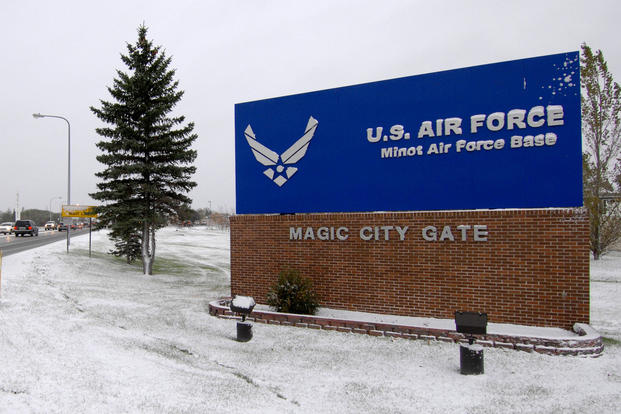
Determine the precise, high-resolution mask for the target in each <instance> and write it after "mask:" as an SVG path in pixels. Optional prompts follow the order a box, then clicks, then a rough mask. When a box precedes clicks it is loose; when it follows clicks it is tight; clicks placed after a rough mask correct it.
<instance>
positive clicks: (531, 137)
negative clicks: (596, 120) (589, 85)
mask: <svg viewBox="0 0 621 414" xmlns="http://www.w3.org/2000/svg"><path fill="white" fill-rule="evenodd" d="M581 153H582V143H581V125H580V61H579V55H578V52H571V53H563V54H557V55H550V56H543V57H537V58H531V59H523V60H516V61H510V62H502V63H495V64H490V65H483V66H475V67H470V68H464V69H456V70H450V71H445V72H437V73H430V74H425V75H419V76H411V77H406V78H399V79H392V80H385V81H380V82H373V83H368V84H363V85H355V86H348V87H343V88H336V89H329V90H324V91H317V92H310V93H304V94H299V95H292V96H285V97H280V98H273V99H266V100H261V101H255V102H247V103H241V104H237V105H235V158H236V170H235V172H236V194H237V203H236V204H237V213H238V214H263V213H315V212H362V211H411V210H454V209H488V208H489V209H492V208H545V207H576V206H581V205H582V155H581Z"/></svg>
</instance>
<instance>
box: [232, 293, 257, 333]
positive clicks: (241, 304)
mask: <svg viewBox="0 0 621 414" xmlns="http://www.w3.org/2000/svg"><path fill="white" fill-rule="evenodd" d="M255 305H256V303H255V301H254V299H253V298H252V297H250V296H239V295H237V296H235V298H233V300H232V301H231V304H230V305H229V306H230V308H231V312H235V313H237V314H238V315H241V318H242V320H241V322H237V340H238V341H239V342H248V341H249V340H251V339H252V324H251V323H250V322H246V316H248V315H250V313H251V312H252V310H253V309H254V307H255Z"/></svg>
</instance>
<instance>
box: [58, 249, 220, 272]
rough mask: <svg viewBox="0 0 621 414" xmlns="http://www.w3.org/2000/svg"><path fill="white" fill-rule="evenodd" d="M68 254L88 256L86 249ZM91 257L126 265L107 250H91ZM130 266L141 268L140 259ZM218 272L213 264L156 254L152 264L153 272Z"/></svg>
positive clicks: (74, 250)
mask: <svg viewBox="0 0 621 414" xmlns="http://www.w3.org/2000/svg"><path fill="white" fill-rule="evenodd" d="M69 254H70V255H75V256H82V257H88V249H71V250H70V252H69ZM91 257H92V258H93V259H98V260H103V261H105V262H108V263H114V264H115V265H117V264H118V265H122V266H128V264H127V259H126V258H125V257H118V256H114V255H112V254H109V253H108V252H101V251H92V253H91ZM129 267H130V268H132V269H136V270H140V271H141V270H142V261H141V260H140V258H137V259H136V260H134V262H133V263H132V264H130V265H129ZM197 270H198V271H197ZM201 271H202V272H207V273H210V272H219V271H220V269H218V268H217V267H214V266H209V265H205V264H196V263H194V264H192V263H188V262H186V261H183V260H180V259H175V258H170V257H162V256H156V257H155V263H154V264H153V274H168V275H177V276H181V275H183V276H188V275H190V276H191V275H194V276H200V275H202V272H201Z"/></svg>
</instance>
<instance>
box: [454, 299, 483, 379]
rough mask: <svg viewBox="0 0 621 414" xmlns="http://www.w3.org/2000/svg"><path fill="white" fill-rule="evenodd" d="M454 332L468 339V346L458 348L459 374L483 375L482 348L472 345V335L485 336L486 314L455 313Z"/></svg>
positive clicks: (463, 345)
mask: <svg viewBox="0 0 621 414" xmlns="http://www.w3.org/2000/svg"><path fill="white" fill-rule="evenodd" d="M455 330H456V331H457V332H459V333H462V334H464V335H466V336H467V338H468V344H467V345H466V344H461V345H460V347H459V364H460V372H461V373H462V374H463V375H479V374H483V373H484V372H485V369H484V365H483V347H482V346H481V345H479V344H475V343H474V335H485V334H487V313H482V312H460V311H457V312H455Z"/></svg>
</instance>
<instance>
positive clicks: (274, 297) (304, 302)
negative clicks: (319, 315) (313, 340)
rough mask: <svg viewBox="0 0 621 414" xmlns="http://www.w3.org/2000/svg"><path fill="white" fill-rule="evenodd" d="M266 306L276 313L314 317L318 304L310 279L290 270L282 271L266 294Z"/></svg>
mask: <svg viewBox="0 0 621 414" xmlns="http://www.w3.org/2000/svg"><path fill="white" fill-rule="evenodd" d="M267 304H268V305H269V306H272V307H273V308H275V309H276V312H285V313H299V314H305V315H314V314H315V311H316V310H317V307H318V306H319V302H318V301H317V294H316V293H315V290H314V289H313V284H312V282H311V280H310V279H308V278H305V277H302V276H300V274H299V273H298V272H297V271H295V270H292V269H287V270H283V271H281V272H280V273H279V275H278V282H276V283H275V284H274V285H273V286H272V287H271V288H270V292H269V293H268V294H267Z"/></svg>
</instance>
